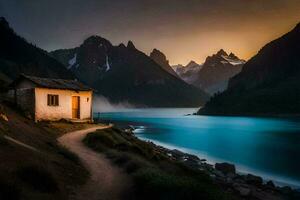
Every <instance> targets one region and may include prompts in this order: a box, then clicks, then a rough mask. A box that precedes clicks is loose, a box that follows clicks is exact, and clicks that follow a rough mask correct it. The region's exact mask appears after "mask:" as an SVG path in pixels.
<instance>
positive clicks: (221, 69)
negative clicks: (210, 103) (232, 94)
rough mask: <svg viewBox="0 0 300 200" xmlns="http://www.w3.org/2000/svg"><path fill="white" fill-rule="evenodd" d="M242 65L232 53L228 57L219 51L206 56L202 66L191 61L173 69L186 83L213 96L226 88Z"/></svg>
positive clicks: (242, 62)
mask: <svg viewBox="0 0 300 200" xmlns="http://www.w3.org/2000/svg"><path fill="white" fill-rule="evenodd" d="M244 63H245V61H244V60H242V59H240V58H238V57H237V56H236V55H234V54H233V53H230V54H229V55H228V54H227V53H226V52H225V51H224V50H223V49H221V50H220V51H218V52H217V53H216V54H214V55H212V56H208V57H207V58H206V60H205V62H204V63H203V64H202V65H199V64H198V63H196V62H194V61H191V62H190V63H189V64H188V65H186V66H182V65H177V66H173V68H174V69H175V71H176V73H177V74H178V75H179V76H180V77H181V78H182V79H183V80H184V81H186V82H187V83H189V84H192V85H194V86H196V87H198V88H201V89H203V90H205V91H206V92H208V93H210V94H214V93H216V92H222V91H224V90H225V89H226V88H227V85H228V80H229V79H230V78H231V77H233V76H234V75H235V74H237V73H239V72H240V71H241V69H242V66H243V64H244Z"/></svg>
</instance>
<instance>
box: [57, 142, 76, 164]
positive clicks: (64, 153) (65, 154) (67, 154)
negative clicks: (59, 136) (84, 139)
mask: <svg viewBox="0 0 300 200" xmlns="http://www.w3.org/2000/svg"><path fill="white" fill-rule="evenodd" d="M58 153H59V154H61V155H62V156H63V157H65V158H66V159H68V160H71V161H73V162H74V163H77V164H78V163H80V159H79V157H78V156H77V155H76V154H74V153H73V152H71V151H70V150H69V149H67V148H66V147H64V146H61V147H59V150H58Z"/></svg>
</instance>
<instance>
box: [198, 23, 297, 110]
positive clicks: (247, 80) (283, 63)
mask: <svg viewBox="0 0 300 200" xmlns="http://www.w3.org/2000/svg"><path fill="white" fill-rule="evenodd" d="M299 52H300V24H298V25H297V26H296V27H295V28H294V29H293V30H292V31H290V32H289V33H287V34H285V35H283V36H282V37H280V38H278V39H276V40H274V41H272V42H270V43H268V44H267V45H265V46H264V47H263V48H262V49H261V50H260V51H259V52H258V53H257V55H255V56H254V57H253V58H251V59H250V60H249V61H248V62H247V63H246V64H245V65H244V67H243V69H242V71H241V72H240V73H239V74H237V75H236V76H234V77H233V78H231V79H230V81H229V85H228V89H227V90H226V91H225V92H223V93H221V94H218V95H215V96H214V97H213V98H212V99H211V100H210V101H209V102H208V103H207V104H206V106H205V107H204V108H203V109H200V110H199V112H198V114H218V115H252V114H255V115H256V114H260V115H277V114H299V113H300V56H299Z"/></svg>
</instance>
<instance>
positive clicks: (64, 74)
mask: <svg viewBox="0 0 300 200" xmlns="http://www.w3.org/2000/svg"><path fill="white" fill-rule="evenodd" d="M20 73H25V74H28V75H34V76H41V77H52V78H67V79H73V78H74V75H73V74H72V72H70V71H68V70H66V69H65V68H64V66H63V65H62V64H61V63H59V62H58V61H57V60H55V59H54V58H52V57H51V56H49V55H48V53H47V52H46V51H44V50H42V49H40V48H38V47H36V46H35V45H33V44H30V43H28V42H27V41H26V40H25V39H24V38H22V37H20V36H18V35H17V34H16V33H15V32H14V31H13V29H12V28H11V27H10V26H9V24H8V22H7V21H6V20H5V18H3V17H0V81H3V82H7V81H11V80H13V79H15V78H17V77H18V76H19V74H20Z"/></svg>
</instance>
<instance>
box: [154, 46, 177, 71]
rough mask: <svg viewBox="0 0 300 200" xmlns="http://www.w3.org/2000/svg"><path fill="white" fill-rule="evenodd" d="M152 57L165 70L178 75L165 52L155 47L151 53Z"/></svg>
mask: <svg viewBox="0 0 300 200" xmlns="http://www.w3.org/2000/svg"><path fill="white" fill-rule="evenodd" d="M150 58H151V59H152V60H154V61H155V62H156V63H157V64H158V65H160V66H161V67H162V68H163V69H164V70H166V71H167V72H169V73H170V74H172V75H174V76H176V77H178V75H177V74H176V72H175V71H174V70H173V69H172V67H171V66H170V64H169V61H168V60H167V57H166V55H165V54H164V53H162V52H161V51H159V50H158V49H153V50H152V52H151V53H150Z"/></svg>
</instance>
